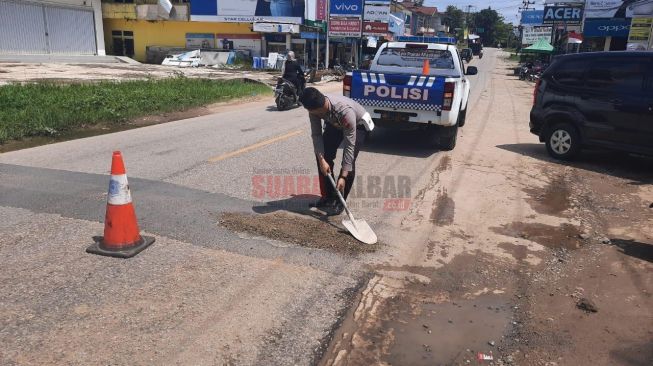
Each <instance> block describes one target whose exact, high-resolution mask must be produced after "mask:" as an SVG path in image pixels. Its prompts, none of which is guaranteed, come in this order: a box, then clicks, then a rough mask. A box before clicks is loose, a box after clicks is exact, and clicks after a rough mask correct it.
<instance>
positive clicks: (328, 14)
mask: <svg viewBox="0 0 653 366" xmlns="http://www.w3.org/2000/svg"><path fill="white" fill-rule="evenodd" d="M326 7H327V8H326V24H327V32H326V38H327V39H326V60H324V68H325V69H327V70H328V69H329V31H330V29H331V26H330V25H329V20H330V19H329V17H331V1H330V0H327V2H326Z"/></svg>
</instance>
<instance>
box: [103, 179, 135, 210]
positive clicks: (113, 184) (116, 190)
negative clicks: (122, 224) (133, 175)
mask: <svg viewBox="0 0 653 366" xmlns="http://www.w3.org/2000/svg"><path fill="white" fill-rule="evenodd" d="M107 203H108V204H110V205H115V206H119V205H126V204H128V203H132V195H131V192H129V183H128V182H127V175H126V174H121V175H112V176H111V180H109V195H108V197H107Z"/></svg>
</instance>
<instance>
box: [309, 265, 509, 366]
mask: <svg viewBox="0 0 653 366" xmlns="http://www.w3.org/2000/svg"><path fill="white" fill-rule="evenodd" d="M510 266H511V264H509V263H508V262H505V261H503V260H501V259H499V258H496V257H494V256H490V255H487V254H484V253H481V252H476V253H475V254H461V255H458V256H456V257H455V258H454V259H453V260H452V261H451V262H450V263H448V264H447V265H446V266H444V267H441V268H432V267H418V266H401V267H394V266H378V267H377V275H376V276H375V277H374V278H373V279H372V280H370V283H369V284H368V286H367V288H366V289H365V290H364V291H363V292H362V295H361V296H362V298H361V300H360V301H359V304H358V306H356V307H355V308H353V309H351V312H350V314H349V316H348V317H347V318H346V319H345V320H344V322H343V326H342V327H341V328H340V329H339V331H338V333H337V334H336V335H335V336H334V341H333V343H332V344H331V346H330V347H329V351H328V352H327V354H326V355H325V357H324V359H323V360H322V362H321V363H320V365H345V364H349V365H353V364H355V365H371V364H375V365H376V364H383V365H416V366H417V365H452V364H455V365H458V364H466V363H467V361H469V362H470V363H473V364H476V357H477V354H478V353H479V352H480V353H484V354H490V351H492V353H493V354H494V357H495V360H496V359H497V358H498V357H500V355H501V350H502V347H503V342H504V340H505V338H504V337H505V336H506V335H507V334H509V333H510V331H511V329H512V328H513V327H514V326H515V322H513V321H512V318H513V307H512V302H513V295H512V294H513V291H514V286H515V276H514V273H513V271H512V269H511V268H512V267H510Z"/></svg>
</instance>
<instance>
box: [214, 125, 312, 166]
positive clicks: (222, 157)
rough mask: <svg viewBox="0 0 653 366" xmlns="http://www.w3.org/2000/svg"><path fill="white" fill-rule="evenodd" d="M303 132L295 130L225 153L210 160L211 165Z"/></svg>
mask: <svg viewBox="0 0 653 366" xmlns="http://www.w3.org/2000/svg"><path fill="white" fill-rule="evenodd" d="M302 132H303V131H302V130H294V131H291V132H288V133H286V134H284V135H280V136H276V137H273V138H271V139H268V140H263V141H259V142H257V143H255V144H254V145H249V146H246V147H243V148H242V149H238V150H235V151H232V152H228V153H225V154H222V155H218V156H216V157H213V158H210V159H209V163H217V162H218V161H221V160H225V159H229V158H232V157H234V156H237V155H240V154H244V153H246V152H250V151H252V150H256V149H258V148H261V147H263V146H267V145H270V144H274V143H275V142H279V141H283V140H286V139H289V138H291V137H293V136H297V135H299V134H301V133H302Z"/></svg>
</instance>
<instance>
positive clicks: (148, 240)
mask: <svg viewBox="0 0 653 366" xmlns="http://www.w3.org/2000/svg"><path fill="white" fill-rule="evenodd" d="M102 239H103V237H101V236H96V237H93V240H94V241H95V243H93V244H91V245H90V246H89V247H88V248H86V253H91V254H97V255H104V256H107V257H114V258H131V257H133V256H135V255H136V254H138V253H140V252H142V251H143V250H144V249H145V248H147V247H149V246H150V245H152V243H154V238H153V237H151V236H141V240H140V243H138V244H136V245H134V246H133V247H128V248H121V249H116V250H109V249H105V248H103V247H102Z"/></svg>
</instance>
